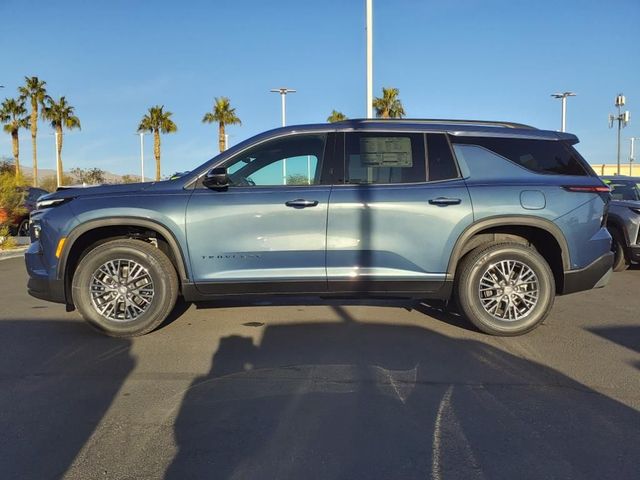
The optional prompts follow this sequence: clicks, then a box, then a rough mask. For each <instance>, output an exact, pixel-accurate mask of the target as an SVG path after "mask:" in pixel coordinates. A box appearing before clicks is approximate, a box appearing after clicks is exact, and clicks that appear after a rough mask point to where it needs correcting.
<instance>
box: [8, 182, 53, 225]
mask: <svg viewBox="0 0 640 480" xmlns="http://www.w3.org/2000/svg"><path fill="white" fill-rule="evenodd" d="M22 190H23V192H24V200H23V203H22V206H23V207H24V212H23V213H22V214H21V215H18V216H15V217H13V218H12V219H10V221H9V223H10V225H11V233H12V234H15V235H18V236H20V237H27V236H29V214H30V213H31V211H32V210H35V208H36V202H37V200H38V198H40V197H41V196H42V195H45V194H47V193H49V192H47V191H46V190H43V189H42V188H35V187H26V188H23V189H22ZM7 220H8V215H7V212H6V210H5V209H4V208H2V207H0V223H5V222H7Z"/></svg>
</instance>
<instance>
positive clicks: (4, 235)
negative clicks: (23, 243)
mask: <svg viewBox="0 0 640 480" xmlns="http://www.w3.org/2000/svg"><path fill="white" fill-rule="evenodd" d="M15 246H16V239H15V238H14V237H12V236H10V235H9V225H2V226H0V250H8V249H9V248H13V247H15Z"/></svg>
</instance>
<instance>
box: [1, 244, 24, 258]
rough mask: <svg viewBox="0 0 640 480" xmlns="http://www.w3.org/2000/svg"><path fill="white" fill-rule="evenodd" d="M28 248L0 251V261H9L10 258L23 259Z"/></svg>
mask: <svg viewBox="0 0 640 480" xmlns="http://www.w3.org/2000/svg"><path fill="white" fill-rule="evenodd" d="M27 248H29V247H28V246H24V247H18V248H12V249H11V250H0V260H9V259H10V258H18V257H23V256H24V252H26V251H27Z"/></svg>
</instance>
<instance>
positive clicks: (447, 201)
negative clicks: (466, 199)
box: [429, 197, 462, 206]
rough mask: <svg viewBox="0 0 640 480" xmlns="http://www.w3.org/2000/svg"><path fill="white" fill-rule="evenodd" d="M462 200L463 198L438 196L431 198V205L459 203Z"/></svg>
mask: <svg viewBox="0 0 640 480" xmlns="http://www.w3.org/2000/svg"><path fill="white" fill-rule="evenodd" d="M461 202H462V200H460V199H459V198H450V197H438V198H432V199H431V200H429V203H430V204H431V205H443V206H446V205H458V204H460V203H461Z"/></svg>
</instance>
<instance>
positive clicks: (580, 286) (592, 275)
mask: <svg viewBox="0 0 640 480" xmlns="http://www.w3.org/2000/svg"><path fill="white" fill-rule="evenodd" d="M612 265H613V252H607V253H605V254H604V255H602V256H601V257H599V258H598V259H596V260H595V261H593V262H592V263H591V264H590V265H588V266H586V267H584V268H581V269H580V270H570V271H568V272H564V286H563V289H562V292H561V293H562V294H563V295H566V294H568V293H575V292H582V291H584V290H591V289H592V288H600V287H604V286H605V285H606V284H607V283H609V277H610V276H611V267H612Z"/></svg>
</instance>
